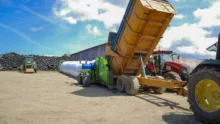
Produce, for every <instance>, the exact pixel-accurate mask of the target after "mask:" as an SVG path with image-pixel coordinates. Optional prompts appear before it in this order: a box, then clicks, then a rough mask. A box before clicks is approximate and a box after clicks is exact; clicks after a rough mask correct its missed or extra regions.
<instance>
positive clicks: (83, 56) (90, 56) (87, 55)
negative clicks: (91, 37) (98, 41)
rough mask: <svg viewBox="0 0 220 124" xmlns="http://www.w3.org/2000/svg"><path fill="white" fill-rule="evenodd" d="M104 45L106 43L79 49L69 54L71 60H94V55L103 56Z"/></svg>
mask: <svg viewBox="0 0 220 124" xmlns="http://www.w3.org/2000/svg"><path fill="white" fill-rule="evenodd" d="M105 45H106V44H102V45H99V46H95V47H92V48H89V49H86V50H83V51H80V52H78V53H74V54H72V55H70V56H71V59H72V60H73V61H80V60H88V61H91V60H94V59H95V58H96V57H98V56H104V53H105Z"/></svg>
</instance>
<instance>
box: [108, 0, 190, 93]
mask: <svg viewBox="0 0 220 124" xmlns="http://www.w3.org/2000/svg"><path fill="white" fill-rule="evenodd" d="M175 14H176V10H175V8H174V7H173V6H172V5H171V4H170V3H169V2H168V1H166V0H130V2H129V4H128V7H127V9H126V12H125V15H124V17H123V20H122V22H121V25H120V27H119V31H118V33H113V32H110V33H109V39H108V45H107V46H106V51H105V55H106V57H107V59H108V63H109V65H110V67H111V69H112V70H113V72H114V76H115V77H119V76H121V75H126V76H137V79H138V82H139V84H140V85H147V86H157V87H165V88H171V89H176V91H177V92H181V93H182V92H184V94H183V95H185V90H183V87H184V86H185V85H186V82H183V81H174V80H165V79H160V78H158V77H149V76H146V75H144V74H145V70H144V69H142V68H143V67H144V66H145V65H144V63H145V64H146V62H147V61H148V60H149V58H150V56H151V55H152V53H153V51H154V49H155V47H156V46H157V44H158V42H159V41H160V39H161V38H162V36H163V34H164V32H165V30H166V29H167V27H168V26H169V24H170V22H171V20H172V18H173V16H174V15H175ZM141 63H143V64H141ZM141 72H142V74H143V75H142V76H140V74H141Z"/></svg>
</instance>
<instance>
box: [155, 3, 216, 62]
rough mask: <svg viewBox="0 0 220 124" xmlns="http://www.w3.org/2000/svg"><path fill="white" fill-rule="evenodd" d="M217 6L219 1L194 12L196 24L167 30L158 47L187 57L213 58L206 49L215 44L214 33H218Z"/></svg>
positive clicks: (211, 53)
mask: <svg viewBox="0 0 220 124" xmlns="http://www.w3.org/2000/svg"><path fill="white" fill-rule="evenodd" d="M217 6H218V7H217ZM219 6H220V0H217V1H215V2H213V3H212V5H211V6H210V7H207V8H204V9H197V10H195V11H194V18H196V19H198V21H197V22H196V23H193V24H188V23H185V24H182V25H180V26H173V27H170V28H168V30H166V32H165V33H164V37H163V39H161V42H160V43H159V45H160V46H162V47H164V48H167V49H171V50H174V51H176V52H179V53H180V54H182V55H186V56H188V57H194V58H197V59H206V58H214V56H215V54H216V53H215V52H209V51H207V50H206V48H208V47H209V46H211V45H212V44H214V43H215V42H217V37H218V35H217V33H216V32H218V33H219V31H220V30H218V29H220V28H219V25H220V18H218V17H220V13H219V11H218V9H217V8H219ZM217 30H218V31H217ZM215 34H216V35H215ZM214 35H215V36H214Z"/></svg>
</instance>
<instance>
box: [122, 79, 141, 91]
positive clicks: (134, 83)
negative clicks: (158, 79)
mask: <svg viewBox="0 0 220 124" xmlns="http://www.w3.org/2000/svg"><path fill="white" fill-rule="evenodd" d="M139 87H140V85H139V81H138V79H137V78H136V77H135V76H130V77H128V78H127V82H126V84H125V91H126V93H127V94H129V95H136V94H137V93H138V91H139Z"/></svg>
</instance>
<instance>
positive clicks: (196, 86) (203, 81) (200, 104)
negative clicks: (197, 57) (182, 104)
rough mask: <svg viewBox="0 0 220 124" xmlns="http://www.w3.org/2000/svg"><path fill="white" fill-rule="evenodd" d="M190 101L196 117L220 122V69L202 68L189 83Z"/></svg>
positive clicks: (201, 119) (210, 121) (211, 121)
mask: <svg viewBox="0 0 220 124" xmlns="http://www.w3.org/2000/svg"><path fill="white" fill-rule="evenodd" d="M188 102H189V104H190V108H191V109H192V111H193V112H194V115H195V117H196V119H198V120H200V121H204V122H205V123H216V124H217V123H220V70H217V69H216V68H208V69H201V70H199V71H197V72H196V73H194V75H192V77H191V78H190V81H189V84H188Z"/></svg>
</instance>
